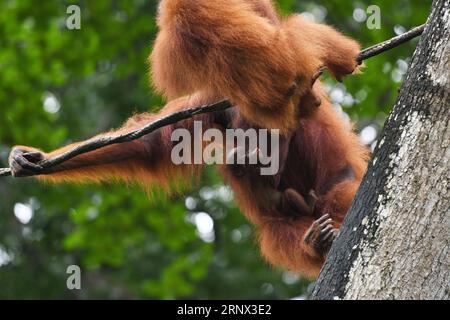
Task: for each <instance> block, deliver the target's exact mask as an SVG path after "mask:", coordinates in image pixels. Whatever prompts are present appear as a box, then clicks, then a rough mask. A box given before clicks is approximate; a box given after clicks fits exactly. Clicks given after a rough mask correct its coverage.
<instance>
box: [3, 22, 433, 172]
mask: <svg viewBox="0 0 450 320" xmlns="http://www.w3.org/2000/svg"><path fill="white" fill-rule="evenodd" d="M424 28H425V25H421V26H418V27H415V28H414V29H411V30H410V31H408V32H406V33H404V34H402V35H399V36H397V37H394V38H392V39H389V40H387V41H384V42H382V43H379V44H377V45H374V46H372V47H369V48H367V49H364V50H362V51H361V52H360V54H359V56H358V58H357V60H358V62H362V61H364V60H366V59H368V58H371V57H373V56H376V55H379V54H380V53H383V52H385V51H387V50H390V49H392V48H395V47H397V46H399V45H401V44H403V43H405V42H407V41H409V40H411V39H413V38H415V37H418V36H420V35H421V34H422V32H423V30H424ZM322 72H323V69H321V70H319V72H318V73H317V75H316V76H315V77H314V79H313V83H314V82H315V81H316V80H317V79H318V78H319V77H320V76H321V75H322ZM231 107H233V105H232V104H231V103H230V102H229V101H228V100H222V101H219V102H216V103H214V104H211V105H204V106H199V107H193V108H189V109H185V110H181V111H177V112H174V113H172V114H169V115H167V116H165V117H163V118H161V119H158V120H156V121H154V122H151V123H149V124H147V125H145V126H144V127H142V128H140V129H137V130H135V131H132V132H130V133H126V134H121V135H116V136H108V137H101V138H98V139H95V140H90V141H86V142H84V143H82V144H80V145H78V146H76V147H75V148H73V149H72V150H69V151H67V152H65V153H62V154H60V155H58V156H56V157H53V158H49V159H45V160H43V161H41V162H39V165H41V166H42V167H43V171H42V172H45V169H47V168H50V167H53V166H56V165H58V164H60V163H63V162H64V161H67V160H69V159H72V158H74V157H76V156H78V155H80V154H83V153H87V152H90V151H93V150H96V149H100V148H103V147H105V146H108V145H111V144H116V143H122V142H127V141H131V140H135V139H138V138H140V137H142V136H144V135H147V134H149V133H151V132H153V131H155V130H156V129H159V128H161V127H164V126H167V125H170V124H174V123H176V122H178V121H181V120H185V119H188V118H191V117H193V116H195V115H197V114H203V113H210V112H217V111H223V110H226V109H228V108H231ZM10 175H11V170H10V169H9V168H0V177H6V176H10Z"/></svg>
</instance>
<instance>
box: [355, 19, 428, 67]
mask: <svg viewBox="0 0 450 320" xmlns="http://www.w3.org/2000/svg"><path fill="white" fill-rule="evenodd" d="M424 29H425V24H422V25H421V26H418V27H415V28H413V29H411V30H409V31H408V32H405V33H403V34H401V35H399V36H396V37H394V38H391V39H389V40H386V41H384V42H381V43H379V44H376V45H374V46H372V47H369V48H367V49H364V50H362V51H361V53H360V54H359V56H358V59H357V60H358V62H360V63H361V62H363V61H364V60H366V59H369V58H371V57H373V56H376V55H379V54H380V53H383V52H385V51H387V50H391V49H392V48H395V47H398V46H399V45H401V44H403V43H405V42H407V41H409V40H411V39H414V38H416V37H418V36H420V35H421V34H422V33H423V30H424Z"/></svg>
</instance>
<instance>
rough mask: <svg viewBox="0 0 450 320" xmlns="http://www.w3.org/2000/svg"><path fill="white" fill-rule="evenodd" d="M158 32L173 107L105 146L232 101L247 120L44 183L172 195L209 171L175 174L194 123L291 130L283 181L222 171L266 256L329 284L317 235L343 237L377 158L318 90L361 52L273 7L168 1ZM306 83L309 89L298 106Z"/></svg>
mask: <svg viewBox="0 0 450 320" xmlns="http://www.w3.org/2000/svg"><path fill="white" fill-rule="evenodd" d="M158 25H159V27H160V32H159V34H158V37H157V39H156V42H155V45H154V50H153V53H152V54H151V57H150V58H149V60H150V61H151V64H152V76H153V82H154V85H155V87H156V88H157V89H158V91H160V92H161V93H163V94H164V95H165V96H166V97H167V98H168V99H169V100H170V102H169V103H168V104H167V105H166V107H164V108H163V109H162V110H161V112H159V113H157V114H154V115H152V114H147V113H146V114H141V115H136V116H134V117H132V118H130V119H129V120H128V122H127V123H126V124H125V125H124V126H123V127H122V128H120V129H119V130H116V131H111V132H108V133H105V134H102V135H100V136H105V135H112V134H116V133H123V132H127V131H130V130H133V129H136V128H138V127H141V126H143V125H144V124H146V123H148V122H151V121H153V120H154V119H157V118H159V117H161V116H163V115H165V114H168V113H171V112H173V111H176V110H180V109H183V108H189V107H192V106H197V105H202V104H207V103H211V102H214V101H217V100H219V99H223V98H228V99H230V100H231V101H232V102H233V103H235V104H236V106H237V109H234V110H233V109H230V110H227V111H225V112H222V113H211V114H207V115H202V116H196V117H194V118H193V119H189V120H185V121H181V122H179V123H177V124H174V125H170V126H168V127H164V128H161V129H159V130H156V131H155V132H153V133H151V134H149V135H147V136H144V137H142V138H140V139H138V140H135V141H132V142H127V143H122V144H117V145H111V146H108V147H105V148H102V149H99V150H96V151H92V152H88V153H86V154H82V155H79V156H77V157H75V158H73V159H71V160H69V161H66V162H64V163H63V164H60V165H58V166H56V167H54V168H52V169H51V171H48V172H46V173H45V174H44V175H41V176H39V178H40V179H42V180H48V181H52V182H57V181H64V180H68V181H102V180H105V179H110V178H119V179H123V180H126V181H129V180H136V181H138V182H140V183H142V184H143V185H151V184H153V185H160V186H165V187H169V185H170V181H171V180H173V179H176V178H177V177H178V176H179V175H186V174H195V172H197V171H198V170H197V169H198V166H196V165H183V166H175V165H174V164H172V161H171V160H170V153H171V149H172V146H173V144H172V142H171V139H170V137H171V133H172V132H173V130H174V129H176V128H186V129H188V130H190V131H191V132H192V127H193V121H194V120H201V121H203V127H204V129H207V128H211V127H215V128H219V129H220V130H225V129H227V128H249V127H263V128H277V129H281V130H282V132H283V134H284V135H283V140H282V141H283V142H282V147H281V153H282V154H283V155H284V156H283V157H282V163H281V167H282V170H281V172H280V173H279V174H278V175H277V176H275V177H263V176H259V175H258V174H255V172H253V171H252V170H250V169H248V168H247V167H243V169H242V171H243V172H244V174H243V175H241V174H239V175H236V174H235V173H236V172H235V167H232V166H223V167H222V171H223V174H224V177H225V179H226V181H227V182H228V183H230V185H231V186H232V188H233V189H234V191H235V197H236V200H237V202H238V204H239V206H240V207H241V208H242V210H243V212H244V213H245V215H246V216H247V217H248V219H249V220H250V221H251V222H252V223H254V224H255V225H256V228H257V231H258V234H259V237H258V238H259V242H260V245H261V251H262V253H263V255H264V257H265V258H266V259H267V260H268V261H269V262H271V263H272V264H274V265H277V266H282V267H284V268H286V269H289V270H293V271H296V272H301V273H303V274H305V275H309V276H315V275H317V273H318V271H319V269H320V267H321V265H322V263H323V261H324V256H320V255H318V254H317V253H316V252H314V251H313V250H311V248H310V247H309V246H308V245H306V244H305V241H304V239H303V238H304V235H305V232H306V231H307V229H308V228H309V226H310V225H311V224H312V222H313V221H314V220H315V219H317V218H318V217H320V216H322V215H323V214H325V213H328V214H330V216H331V217H332V218H333V220H334V224H335V227H339V226H340V224H341V223H342V221H343V218H344V216H345V214H346V212H347V210H348V208H349V206H350V203H351V201H352V199H353V197H354V194H355V192H356V189H357V188H358V186H359V183H360V181H361V179H362V176H363V174H364V171H365V167H366V162H367V158H368V153H367V150H366V149H365V148H364V147H363V146H361V144H360V142H359V141H358V138H357V136H356V135H355V134H354V133H353V128H352V127H351V125H350V124H346V123H345V122H344V121H343V120H342V119H341V118H340V116H339V115H338V114H337V112H336V111H335V110H334V108H333V106H332V105H331V103H330V102H328V100H327V97H326V95H325V93H324V92H323V90H322V88H321V85H320V83H319V82H317V83H316V84H315V85H314V87H313V88H311V79H312V78H313V76H314V74H315V73H316V72H317V70H318V69H319V67H321V66H326V67H327V68H328V69H329V70H330V71H331V72H332V73H333V75H334V76H335V77H336V78H337V79H338V80H340V79H341V78H342V77H343V76H344V75H347V74H350V73H352V72H353V71H354V69H355V67H356V56H357V54H358V52H359V45H358V44H357V43H356V42H355V41H353V40H351V39H349V38H347V37H345V36H343V35H341V34H340V33H338V32H337V31H335V30H334V29H332V28H331V27H328V26H325V25H319V24H315V23H312V22H309V21H306V20H305V19H304V18H303V17H301V16H299V15H294V16H291V17H288V18H287V19H281V18H280V17H279V16H278V14H277V13H276V11H275V9H274V7H273V4H272V2H271V1H269V0H227V1H219V0H189V1H188V0H162V1H161V2H160V8H159V15H158ZM294 81H297V82H298V85H299V87H298V88H297V90H296V93H295V95H293V96H289V95H287V93H288V92H289V90H290V88H291V86H292V84H293V83H294ZM317 99H319V100H320V101H321V105H320V107H319V108H310V106H309V103H308V101H309V100H312V101H315V100H317ZM97 137H98V136H97ZM94 138H95V137H94ZM76 145H77V144H74V145H70V146H67V147H65V148H62V149H59V150H56V151H53V152H51V153H48V154H44V156H45V157H51V156H54V155H58V154H61V153H62V152H64V151H66V150H68V149H70V148H72V147H73V146H76ZM16 148H18V149H21V150H28V151H36V150H37V149H34V148H30V147H22V146H19V147H16ZM13 157H14V155H13V154H12V155H11V161H12V160H13ZM347 171H350V172H351V174H347V173H346V172H347ZM311 190H314V191H315V192H316V194H317V196H318V200H317V204H316V206H315V207H314V209H313V208H309V207H308V205H307V201H306V200H305V199H306V198H307V196H308V193H309V192H310V191H311ZM293 211H294V213H295V215H292V212H293Z"/></svg>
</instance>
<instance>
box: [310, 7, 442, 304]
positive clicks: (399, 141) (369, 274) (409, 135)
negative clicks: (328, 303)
mask: <svg viewBox="0 0 450 320" xmlns="http://www.w3.org/2000/svg"><path fill="white" fill-rule="evenodd" d="M449 39H450V1H449V0H435V1H434V2H433V6H432V11H431V14H430V16H429V18H428V23H427V26H426V28H425V31H424V33H423V35H422V38H421V41H420V43H419V46H418V47H417V49H416V52H415V53H414V56H413V59H412V63H411V67H410V69H409V71H408V74H407V77H406V80H405V82H404V84H403V86H402V89H401V90H400V93H399V97H398V100H397V102H396V104H395V106H394V108H393V110H392V112H391V114H390V116H389V118H388V119H387V121H386V124H385V127H384V129H383V132H382V134H381V137H380V139H379V143H378V146H377V147H376V150H375V151H374V154H373V158H372V161H371V163H370V164H369V168H368V171H367V173H366V176H365V178H364V180H363V182H362V184H361V187H360V189H359V191H358V193H357V195H356V197H355V200H354V201H353V204H352V207H351V209H350V211H349V214H348V215H347V217H346V219H345V221H344V224H343V226H342V228H341V231H340V235H339V236H338V238H337V239H336V241H335V242H334V244H333V247H332V249H331V251H330V253H329V255H328V259H327V261H326V263H325V265H324V267H323V269H322V272H321V274H320V276H319V279H318V280H317V282H316V285H315V288H314V290H313V293H312V298H313V299H449V298H450V256H449V247H450V235H449V231H450V190H449V181H450V170H449V169H450V166H449V159H450V127H449V120H450V94H449V93H450V40H449Z"/></svg>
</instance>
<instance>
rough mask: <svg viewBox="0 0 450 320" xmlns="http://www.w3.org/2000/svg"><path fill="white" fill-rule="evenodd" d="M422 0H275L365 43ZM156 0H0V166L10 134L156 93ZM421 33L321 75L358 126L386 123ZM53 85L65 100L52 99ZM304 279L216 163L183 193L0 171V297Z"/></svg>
mask: <svg viewBox="0 0 450 320" xmlns="http://www.w3.org/2000/svg"><path fill="white" fill-rule="evenodd" d="M72 3H76V4H78V5H79V6H80V8H81V12H82V20H81V23H82V25H81V30H73V31H70V30H68V29H66V27H65V19H66V16H67V15H66V8H67V6H68V5H69V4H72ZM371 4H376V5H378V6H380V8H381V14H382V23H381V25H382V28H381V29H380V30H369V29H368V28H366V26H365V25H364V23H358V22H356V21H355V20H354V19H353V18H352V14H353V11H354V9H355V8H364V9H365V8H366V7H367V6H369V5H371ZM430 5H431V1H423V0H415V1H410V0H408V1H407V0H400V1H372V0H371V1H368V0H365V1H362V0H360V1H347V0H336V1H324V0H320V1H319V0H318V1H306V0H305V1H297V0H283V1H279V7H280V8H281V10H282V11H283V12H284V13H288V12H291V11H308V12H312V13H316V16H319V17H320V16H321V15H322V16H323V17H324V18H325V22H327V23H330V24H332V25H335V26H336V27H337V28H338V29H340V30H343V31H344V32H346V33H348V34H349V35H350V36H352V37H354V38H356V39H358V40H359V41H360V42H361V43H362V44H363V45H364V46H369V45H371V44H374V43H377V42H380V41H383V40H385V39H388V38H390V37H392V36H394V35H395V33H394V28H395V27H397V29H398V28H399V27H400V26H402V27H404V28H405V29H409V28H411V27H413V26H415V25H418V24H421V23H423V22H424V21H425V20H426V17H427V14H428V9H429V7H430ZM156 7H157V1H156V0H153V1H143V0H140V1H124V0H123V1H106V0H98V1H86V0H85V1H78V2H73V1H42V2H39V3H37V2H35V1H31V0H20V1H19V0H6V1H2V2H1V3H0V48H1V49H0V111H1V112H0V163H1V164H2V165H3V166H6V164H7V156H8V152H9V150H10V147H11V146H13V145H16V144H24V145H32V146H36V147H39V148H42V149H44V150H50V149H54V148H57V147H59V146H61V145H65V144H67V143H70V142H71V141H72V139H74V140H76V139H85V138H86V137H89V136H91V135H93V134H95V133H98V132H100V131H104V130H107V129H108V128H110V127H114V126H118V125H120V123H121V122H123V121H124V120H125V119H126V118H127V117H128V116H129V115H130V114H132V113H133V112H138V111H143V110H148V109H153V110H154V109H155V108H158V107H160V106H161V105H163V101H162V99H161V98H160V97H159V96H157V95H156V94H155V93H153V92H152V91H151V90H149V89H148V88H149V87H150V85H151V84H150V83H149V80H148V73H147V65H146V58H147V56H148V54H149V52H150V50H151V48H150V47H151V43H152V40H153V39H154V37H155V33H156V25H155V12H156ZM416 43H417V41H412V42H411V43H409V44H405V45H404V46H402V47H401V48H397V49H395V50H392V51H390V52H388V53H385V54H383V55H382V56H379V57H375V58H372V59H371V60H369V61H367V63H366V68H365V70H364V73H363V74H362V75H358V76H354V77H351V78H349V79H347V80H346V81H345V83H344V84H341V85H338V86H337V87H336V83H335V82H334V81H332V80H331V79H329V78H326V83H327V85H328V86H329V87H330V89H333V88H340V89H341V92H344V93H348V94H351V95H352V96H353V97H354V98H355V99H356V100H357V101H356V102H351V103H343V107H344V110H345V111H346V112H348V113H349V114H350V115H351V117H352V118H353V119H354V120H355V121H357V124H358V127H360V128H361V127H363V126H365V125H367V124H370V123H374V124H375V125H378V126H380V125H381V124H382V122H383V121H384V118H385V115H386V114H387V112H388V111H389V109H390V107H391V106H392V105H393V102H394V100H395V97H396V94H397V89H398V87H399V85H400V78H398V77H397V78H395V76H396V75H398V72H399V70H400V69H401V68H403V67H404V62H403V61H406V62H407V61H408V59H409V58H408V57H410V56H411V55H412V52H413V50H414V47H415V45H416ZM399 59H401V60H399ZM393 74H394V78H393V76H392V75H393ZM394 79H396V80H395V81H394ZM53 96H54V97H56V99H57V101H58V103H59V105H60V108H59V106H58V105H55V104H54V103H53V104H52V103H51V102H52V101H53V102H54V101H55V100H51V99H50V100H49V97H50V98H51V97H53ZM44 101H47V103H44ZM49 101H50V102H49ZM347 102H348V101H347ZM44 105H45V107H43V106H44ZM186 196H189V198H188V199H186ZM19 203H21V204H24V205H26V207H27V208H29V209H28V211H30V209H31V212H32V213H33V217H32V219H31V221H30V222H29V223H27V224H23V223H21V222H20V221H19V220H18V219H17V218H16V217H15V216H14V212H16V213H17V212H18V210H19V209H18V208H19V207H18V206H17V204H19ZM186 204H187V205H186ZM19 211H20V210H19ZM199 212H205V213H207V214H209V216H210V217H211V218H212V219H213V221H214V234H215V238H214V239H209V240H208V239H206V240H202V239H200V237H199V235H198V231H197V230H196V226H195V224H194V223H193V221H194V220H195V217H196V214H197V213H199ZM212 240H213V241H212ZM70 264H78V265H80V266H81V269H82V272H83V273H82V277H83V278H82V286H83V289H82V290H80V291H69V290H67V289H66V277H67V274H66V268H67V266H68V265H70ZM307 285H308V282H307V281H306V280H303V279H298V278H297V277H295V276H294V275H292V274H289V273H283V272H281V271H279V270H274V269H272V268H270V267H269V266H267V265H266V264H265V263H264V262H263V261H262V259H261V258H260V256H259V253H258V249H257V247H256V245H255V240H254V233H253V230H252V227H251V226H250V225H249V224H248V223H247V221H246V220H245V219H244V217H243V216H242V214H241V213H240V212H239V210H238V209H237V208H236V206H235V204H234V202H233V201H232V200H231V198H230V196H229V190H228V189H225V188H224V187H223V185H222V182H221V180H220V179H219V176H218V174H217V173H216V172H215V171H214V170H213V169H210V168H208V170H206V172H205V173H204V175H203V176H202V179H201V181H200V182H199V183H198V184H197V185H196V186H193V187H192V188H190V190H189V191H188V193H187V194H186V195H176V196H167V195H163V194H161V193H157V194H156V195H155V196H154V197H152V200H151V201H150V200H149V198H148V196H147V194H146V193H145V192H144V191H142V190H141V189H139V188H137V187H135V186H126V185H121V184H104V185H100V186H97V185H95V186H94V185H57V186H55V185H43V184H38V183H36V182H35V181H33V180H32V179H11V178H3V179H2V180H0V288H2V290H0V298H66V299H71V298H182V297H185V298H279V299H280V298H289V297H293V296H298V295H301V294H303V293H304V292H305V290H306V287H307Z"/></svg>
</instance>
